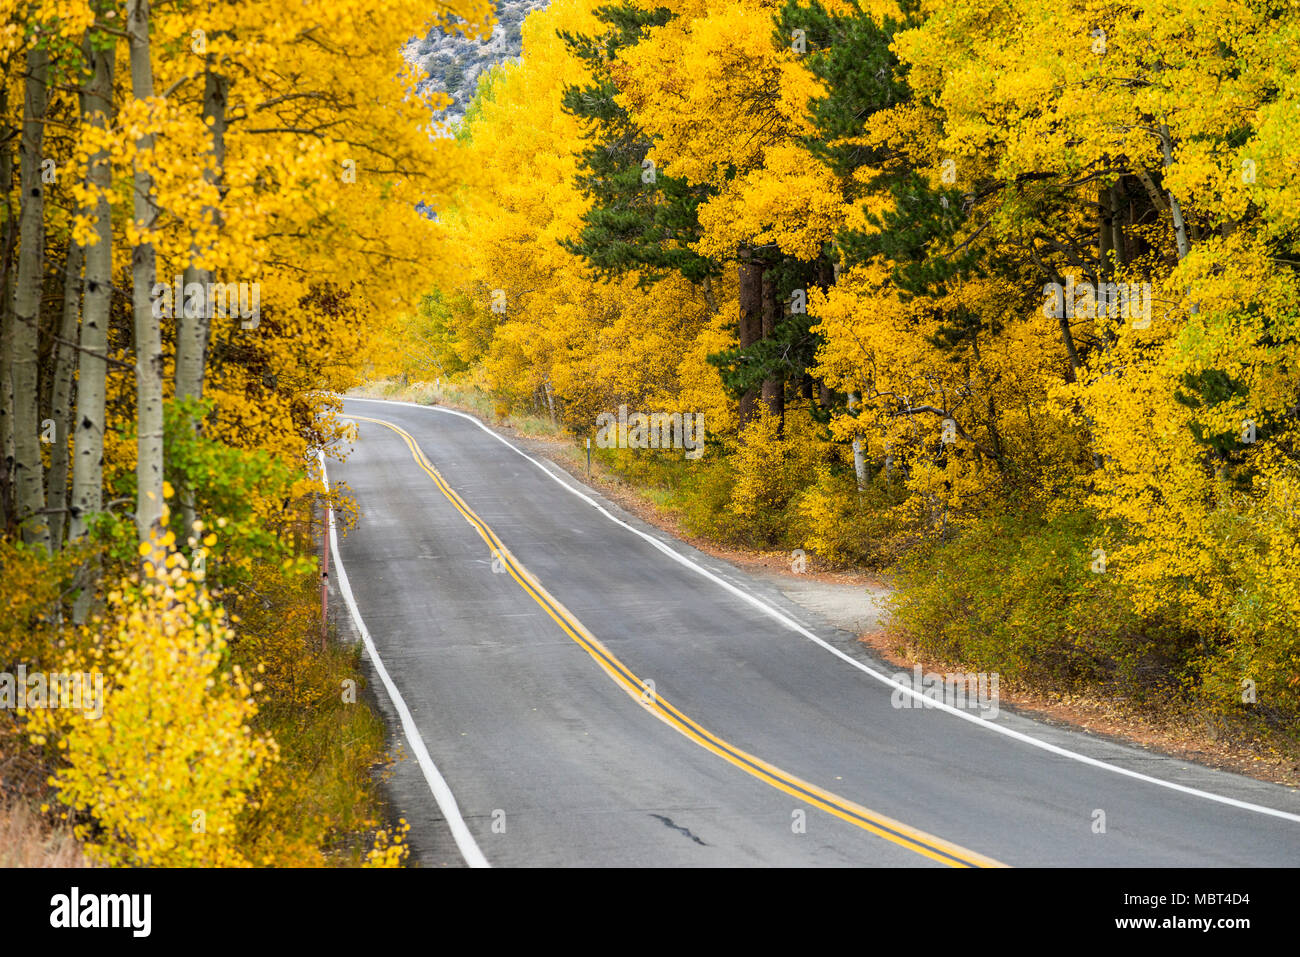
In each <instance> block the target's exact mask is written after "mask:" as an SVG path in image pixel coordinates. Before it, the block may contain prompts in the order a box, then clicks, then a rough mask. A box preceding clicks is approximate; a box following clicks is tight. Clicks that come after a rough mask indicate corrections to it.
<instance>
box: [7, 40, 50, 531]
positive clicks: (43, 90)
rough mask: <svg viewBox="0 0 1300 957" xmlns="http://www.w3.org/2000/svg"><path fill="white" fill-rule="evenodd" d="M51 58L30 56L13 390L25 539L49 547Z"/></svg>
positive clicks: (22, 148)
mask: <svg viewBox="0 0 1300 957" xmlns="http://www.w3.org/2000/svg"><path fill="white" fill-rule="evenodd" d="M48 72H49V57H48V55H47V54H46V52H45V51H44V50H42V49H39V48H36V47H33V48H32V50H31V51H29V52H28V54H27V83H26V94H25V96H24V105H23V135H22V145H21V146H20V147H19V149H20V151H21V152H20V156H21V158H22V159H21V162H22V172H21V175H20V177H19V182H20V184H21V193H20V196H21V206H20V210H19V214H18V236H19V243H20V244H21V246H20V248H19V251H18V281H17V283H16V286H15V290H14V326H13V353H12V366H11V368H12V373H11V374H12V382H13V390H14V416H13V430H14V481H15V484H16V486H17V488H16V491H17V494H16V496H15V499H16V509H17V516H18V521H19V523H21V524H22V535H23V540H24V541H27V542H30V543H34V544H37V545H41V546H43V547H45V548H47V549H48V548H49V543H50V528H49V522H48V519H47V517H46V516H45V515H43V514H41V513H42V512H43V511H44V510H45V467H44V463H43V462H42V461H41V439H40V426H41V423H40V412H39V408H38V399H37V378H38V376H37V363H38V361H39V345H40V343H39V336H38V324H39V320H40V311H41V278H42V277H41V272H42V269H43V266H44V259H45V185H44V184H43V183H42V182H41V159H42V157H41V147H42V142H43V140H44V134H45V107H46V100H47V95H48V91H47V86H46V77H47V74H48Z"/></svg>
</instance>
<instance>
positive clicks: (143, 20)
mask: <svg viewBox="0 0 1300 957" xmlns="http://www.w3.org/2000/svg"><path fill="white" fill-rule="evenodd" d="M126 25H127V35H128V41H127V42H128V45H129V48H130V51H131V93H132V95H133V96H134V97H135V98H136V99H137V100H147V99H149V98H150V97H152V96H153V64H152V62H151V61H150V59H149V0H130V2H129V3H128V4H127V20H126ZM136 145H137V148H138V149H139V150H142V151H144V152H149V151H151V150H152V149H153V135H152V134H146V135H145V136H142V137H141V138H140V139H139V140H138V141H137V144H136ZM134 215H135V220H136V225H137V227H138V228H142V229H149V228H151V227H152V226H153V222H154V218H155V216H156V215H157V210H156V207H155V204H154V185H153V177H152V176H150V175H149V172H148V170H147V169H145V168H144V166H142V165H141V164H140V162H139V161H138V160H137V161H136V164H135V208H134ZM156 266H157V257H156V253H155V251H154V248H153V244H152V243H150V242H148V241H147V240H146V241H143V242H141V243H139V244H138V245H137V246H136V247H135V249H134V250H132V253H131V281H132V306H133V311H134V313H135V395H136V424H137V428H138V434H139V439H138V442H137V447H136V456H137V460H136V468H135V478H136V487H137V490H136V505H135V522H136V529H137V531H138V533H139V536H140V541H141V542H147V541H149V540H150V539H151V538H152V537H153V536H154V535H156V534H159V533H161V531H162V509H163V390H162V365H163V357H162V331H161V329H160V326H159V322H158V320H157V319H155V318H154V315H153V303H152V292H153V284H154V279H155V277H156V275H157V268H156Z"/></svg>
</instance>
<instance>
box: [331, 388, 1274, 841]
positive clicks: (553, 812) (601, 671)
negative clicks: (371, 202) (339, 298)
mask: <svg viewBox="0 0 1300 957" xmlns="http://www.w3.org/2000/svg"><path fill="white" fill-rule="evenodd" d="M345 409H346V411H347V413H348V414H349V415H351V416H354V417H358V420H359V421H358V426H359V430H360V431H359V437H358V441H357V443H356V444H355V446H354V448H353V449H352V451H351V453H350V455H349V457H348V459H347V461H346V462H345V463H342V464H331V466H330V470H329V477H330V480H331V481H332V482H335V483H337V482H340V481H342V482H345V483H346V484H347V485H348V487H349V488H350V489H351V492H352V493H353V495H354V496H355V498H356V501H357V504H358V508H359V512H360V519H359V523H358V525H357V527H356V528H355V529H353V530H352V531H351V532H350V533H349V534H348V535H347V536H346V538H345V539H344V540H343V541H342V543H341V545H340V547H339V552H340V557H341V559H342V562H343V566H344V569H345V571H346V574H347V577H348V578H349V580H350V584H351V590H352V592H353V593H354V595H355V601H356V606H357V609H358V611H359V613H360V616H361V619H362V620H363V622H364V624H365V626H366V627H367V629H368V631H369V633H370V635H371V636H372V638H373V642H374V644H375V647H376V649H377V651H378V654H379V657H380V659H381V661H382V662H383V664H384V665H385V666H386V669H387V671H388V673H389V674H390V675H391V680H392V683H393V685H394V686H395V690H396V691H397V692H398V693H399V694H400V697H401V700H402V701H403V703H404V705H405V706H406V707H407V708H408V709H409V715H410V723H411V725H412V727H411V729H409V730H412V731H414V732H416V733H418V737H419V739H420V740H421V741H422V742H423V744H424V746H425V747H427V750H428V754H429V756H430V758H431V759H432V761H433V762H434V763H436V766H437V770H438V771H439V772H440V773H441V776H442V778H443V779H444V780H445V782H446V784H447V785H448V786H449V787H450V790H451V792H452V793H453V794H454V798H455V801H456V803H457V804H458V806H459V810H460V814H461V815H463V820H464V822H465V825H466V827H467V834H468V835H472V844H473V845H476V846H477V848H478V849H480V850H481V853H482V855H483V856H484V857H485V858H486V860H487V861H488V862H489V863H491V864H492V865H493V866H519V865H598V866H599V865H649V866H688V865H704V866H731V865H741V866H746V865H753V866H771V865H790V866H809V865H816V866H846V865H847V866H859V865H872V866H888V867H895V866H932V867H942V866H964V865H977V866H978V865H983V866H988V865H992V864H998V863H1001V864H1006V865H1012V866H1022V865H1073V866H1117V865H1134V866H1149V865H1155V866H1162V865H1211V866H1213V865H1245V866H1252V865H1284V866H1286V865H1291V866H1293V865H1295V864H1297V863H1300V794H1297V793H1296V791H1295V790H1292V789H1287V788H1283V787H1279V786H1276V785H1269V784H1263V783H1260V782H1256V781H1252V780H1250V779H1246V778H1242V777H1239V776H1236V775H1231V774H1226V773H1222V772H1216V771H1211V770H1208V769H1204V768H1200V767H1197V766H1189V765H1187V764H1185V763H1183V762H1179V761H1174V760H1171V759H1168V758H1165V757H1161V756H1157V755H1153V754H1150V753H1148V752H1146V751H1143V750H1140V749H1137V748H1130V747H1126V746H1121V745H1118V744H1115V743H1113V742H1109V741H1106V740H1103V739H1099V738H1096V737H1093V736H1090V735H1086V734H1082V733H1075V732H1068V731H1063V730H1061V729H1056V728H1051V727H1047V726H1044V725H1040V724H1037V723H1035V722H1031V721H1029V720H1027V719H1024V718H1022V717H1020V716H1017V715H1014V714H1011V713H1009V712H1007V711H1006V710H1005V709H1003V710H1002V711H1001V712H1000V713H999V714H998V715H997V716H996V718H993V719H992V720H987V719H985V718H981V717H979V716H978V715H979V711H978V709H967V712H966V713H967V717H966V718H963V717H962V716H960V715H957V714H953V713H950V712H949V711H947V710H941V709H937V708H920V707H915V708H900V707H896V706H895V704H896V703H897V702H898V701H900V700H904V701H911V700H912V699H911V698H909V697H907V696H906V695H901V694H899V693H898V692H897V691H896V690H895V689H894V688H892V687H891V686H889V685H888V684H886V683H885V682H883V681H881V680H880V679H879V678H878V677H876V676H874V675H873V674H871V673H869V670H867V669H874V670H876V671H877V672H880V673H883V674H885V675H886V676H888V675H890V674H893V672H894V671H895V669H893V668H889V667H888V666H885V665H882V664H880V663H878V662H875V661H874V660H873V659H872V658H871V657H870V656H869V655H867V654H866V653H864V652H863V651H862V650H861V648H860V647H859V646H857V645H856V643H855V642H854V641H853V640H852V636H850V635H847V634H844V633H842V632H837V631H836V630H835V629H834V628H832V627H830V626H828V625H827V624H826V623H825V622H822V621H819V620H818V619H817V618H816V617H815V616H814V615H812V614H811V613H810V612H808V611H806V610H804V609H802V608H801V607H799V606H796V605H793V604H791V603H790V602H789V601H788V600H786V599H785V598H784V597H783V596H782V595H780V594H779V593H778V592H777V591H775V590H774V589H773V588H771V587H770V586H769V585H767V584H765V583H762V582H759V581H757V580H755V579H752V578H750V577H749V576H747V575H746V574H745V573H744V572H743V571H741V570H738V569H736V568H735V567H733V566H730V565H728V564H726V563H724V562H721V561H719V560H717V559H714V558H712V557H710V556H707V555H703V554H701V553H699V552H697V551H695V550H693V549H691V548H690V547H689V546H686V545H684V544H682V543H680V542H677V541H676V540H674V539H672V538H671V537H669V536H667V535H666V534H664V533H663V532H660V531H658V530H657V529H653V528H651V527H650V526H647V525H645V524H644V523H642V522H640V521H638V520H637V519H635V518H633V517H632V516H630V515H628V514H627V513H625V512H623V511H622V510H621V509H619V508H618V507H617V506H616V505H613V504H611V503H610V502H608V501H606V500H604V499H603V498H601V497H600V496H599V494H598V493H595V492H593V491H591V490H590V489H588V488H586V487H585V486H581V485H580V484H579V483H578V482H576V481H575V480H574V479H572V478H571V477H570V476H568V475H567V474H565V473H563V472H562V471H561V470H559V469H558V468H556V467H555V466H554V465H552V464H550V463H539V462H536V461H531V460H529V459H528V458H526V457H525V456H523V455H521V454H520V453H519V452H518V451H516V450H515V449H514V448H512V447H511V446H509V445H508V444H506V443H505V442H503V441H502V440H501V439H499V438H498V437H496V436H495V435H494V434H493V433H490V432H489V431H487V430H486V429H484V428H483V427H481V426H480V425H479V424H478V423H477V422H476V421H474V420H471V419H468V418H466V417H463V416H458V415H455V414H451V413H448V412H446V411H442V410H436V409H428V408H420V407H414V406H410V405H405V404H399V403H385V402H378V401H371V400H360V399H351V398H349V399H348V400H347V401H346V404H345ZM362 417H364V418H362ZM367 420H382V422H385V423H389V424H390V425H391V426H392V427H390V425H384V424H380V422H378V421H367ZM557 477H559V478H560V479H561V481H562V482H563V483H564V484H561V481H557V480H556V478H557ZM565 485H568V486H569V488H574V489H577V490H579V491H581V492H582V496H579V495H575V494H573V493H572V492H571V491H569V490H568V489H566V487H565ZM584 496H585V497H584ZM597 506H599V508H598V507H597ZM601 509H604V512H602V510H601ZM613 519H617V520H618V521H615V520H613ZM619 522H623V523H626V526H631V527H625V525H621V524H619ZM638 531H639V532H640V533H641V534H637V532H638ZM669 551H671V552H672V553H673V554H669V553H668V552H669ZM692 563H694V565H692ZM701 569H702V570H704V571H705V572H707V573H708V574H707V575H706V574H702V573H701ZM335 577H336V579H337V576H335ZM342 604H343V603H342V602H337V601H336V603H335V607H336V608H341V607H342ZM342 614H343V616H344V617H345V618H346V617H347V615H346V611H343V612H342ZM782 615H784V616H786V618H787V620H786V621H782V620H780V616H782ZM792 625H794V626H795V627H791V626H792ZM799 628H802V629H804V630H803V631H800V630H798V629H799ZM818 642H820V644H819V643H818ZM846 658H847V659H851V660H846ZM378 684H379V683H378V682H375V685H376V686H378ZM379 698H380V700H381V704H382V706H383V707H384V708H385V709H386V710H387V711H389V712H390V715H391V717H392V718H393V720H392V722H391V723H392V725H393V727H398V719H399V716H398V713H397V712H396V711H394V708H393V706H391V705H390V704H389V702H388V700H387V697H386V696H385V694H384V692H383V691H382V688H381V690H380V691H379ZM999 729H1001V730H1002V731H1003V732H1009V733H999ZM1024 736H1028V737H1029V738H1032V739H1033V741H1037V742H1041V743H1042V744H1043V745H1045V746H1046V747H1043V746H1035V745H1034V744H1033V743H1032V742H1031V741H1029V740H1025V737H1024ZM1050 749H1056V750H1050ZM406 750H407V751H408V752H410V751H411V747H410V746H409V745H407V746H406ZM1089 762H1103V763H1104V764H1105V765H1107V766H1105V767H1102V766H1098V764H1097V763H1089ZM1112 768H1121V769H1126V770H1128V771H1130V772H1133V774H1134V775H1136V776H1130V775H1126V774H1122V773H1117V772H1116V771H1114V770H1112ZM1148 777H1149V778H1155V779H1159V780H1161V781H1166V782H1169V783H1172V784H1173V785H1175V786H1177V787H1181V788H1190V789H1193V790H1199V791H1206V792H1212V793H1213V794H1214V795H1218V796H1219V797H1220V798H1222V799H1223V800H1218V801H1216V800H1212V799H1210V798H1209V797H1208V796H1205V795H1201V794H1194V793H1188V792H1187V791H1184V790H1177V789H1176V788H1171V787H1166V786H1162V785H1160V784H1158V783H1156V782H1155V781H1152V780H1147V779H1146V778H1148ZM391 787H392V793H393V794H394V799H395V801H396V803H397V804H398V806H399V808H400V810H401V811H402V812H403V813H405V815H406V816H407V818H408V820H410V821H411V823H412V834H411V839H412V844H413V846H414V848H415V850H416V852H417V855H418V857H419V859H420V861H421V863H422V864H424V865H425V866H459V865H461V864H463V863H464V860H465V857H464V854H463V853H462V851H461V849H460V848H458V845H457V843H455V841H454V840H453V838H454V834H453V831H452V829H451V828H450V827H449V824H448V821H447V815H446V814H445V813H444V810H443V809H441V808H440V807H439V805H438V804H437V803H436V802H435V800H434V796H433V793H432V792H431V788H430V785H429V783H428V781H427V780H426V776H425V775H424V774H422V773H421V769H420V767H419V766H418V764H417V762H416V761H414V760H407V761H403V762H401V763H400V764H399V765H398V769H397V771H396V774H395V776H394V778H393V781H392V785H391ZM1234 802H1236V803H1234ZM444 803H445V802H444ZM1242 805H1254V806H1258V808H1256V809H1252V808H1251V807H1249V806H1242ZM1262 808H1273V809H1276V810H1280V811H1281V812H1283V815H1282V816H1275V815H1270V814H1267V813H1263V811H1262ZM1103 815H1104V819H1103ZM1103 824H1104V831H1101V830H1100V829H1101V827H1102V825H1103ZM461 843H462V845H464V844H465V843H466V840H465V838H464V836H463V837H462V842H461Z"/></svg>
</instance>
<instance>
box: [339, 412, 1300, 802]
mask: <svg viewBox="0 0 1300 957" xmlns="http://www.w3.org/2000/svg"><path fill="white" fill-rule="evenodd" d="M343 398H346V399H349V400H351V401H354V402H383V403H387V404H389V405H409V406H410V407H411V408H413V409H425V410H427V411H429V412H441V413H443V414H444V415H455V416H459V417H460V418H462V419H467V420H469V421H470V422H473V423H474V424H475V425H477V426H478V427H479V428H480V429H482V430H483V431H484V432H486V433H487V434H488V435H490V436H492V438H494V439H496V440H497V441H498V442H500V443H501V444H502V445H504V446H506V448H509V449H511V450H513V451H515V452H517V453H519V454H520V455H522V456H523V457H524V458H526V459H527V460H528V461H529V462H532V463H533V464H534V465H535V466H537V467H538V468H539V469H541V470H542V471H543V472H544V473H546V475H548V476H549V477H550V478H551V479H553V480H554V481H555V482H556V483H558V484H559V485H561V486H562V487H563V488H565V489H566V490H568V491H569V492H571V493H573V494H574V495H576V496H578V498H580V499H582V500H583V501H584V502H586V503H587V504H588V505H591V506H592V507H593V508H595V509H596V511H598V512H600V513H601V514H602V515H604V516H605V517H606V518H608V519H609V520H610V521H611V522H614V523H615V524H617V525H621V526H623V527H624V528H626V529H627V530H628V531H629V532H632V533H633V534H634V535H638V536H640V537H641V538H643V539H645V540H646V541H647V542H649V543H650V544H651V545H653V546H654V547H655V548H657V549H659V550H660V551H661V552H663V553H664V554H665V555H667V556H668V557H670V558H672V559H673V560H674V561H676V562H678V563H679V564H682V565H685V566H686V567H687V568H690V569H692V570H693V571H695V572H698V573H699V574H701V575H703V576H704V577H705V578H708V579H709V580H710V581H712V582H714V583H715V584H718V585H721V586H722V587H723V588H725V589H726V590H727V591H729V592H731V593H732V594H733V595H735V596H736V597H738V598H740V599H742V600H743V601H745V602H747V603H749V604H750V605H752V606H754V607H755V608H757V609H758V610H759V611H761V612H763V613H764V614H766V615H767V616H768V617H770V618H773V619H775V620H776V621H778V622H780V623H781V624H783V625H785V626H786V627H787V628H789V629H790V630H791V631H794V632H797V633H798V634H800V635H802V636H803V637H805V638H807V639H808V640H809V641H811V642H813V643H814V644H816V645H818V646H820V647H821V648H824V649H826V650H827V651H829V652H830V653H831V654H833V655H835V656H836V657H837V658H839V659H841V660H842V661H845V662H847V663H848V664H850V665H852V666H853V667H854V668H857V669H858V670H859V671H862V672H865V673H866V674H869V675H871V677H873V678H875V679H876V680H877V681H879V682H881V683H882V684H885V685H888V686H889V687H891V688H895V689H897V690H899V691H902V692H904V693H905V694H908V695H911V696H912V697H913V698H915V699H923V697H924V696H923V694H922V693H921V692H918V691H915V690H913V689H912V688H911V687H909V686H908V685H904V684H902V683H900V682H898V681H895V680H894V679H893V678H891V677H889V675H886V674H884V673H883V672H880V671H877V670H876V669H875V668H872V667H871V666H870V665H867V664H864V663H862V662H861V661H858V660H857V659H856V658H853V657H852V656H850V655H846V654H845V653H844V652H842V651H840V650H839V649H838V648H836V647H835V646H834V645H831V644H829V643H828V642H826V641H823V640H822V639H821V638H819V637H817V636H816V635H815V634H813V633H812V632H811V631H809V630H808V629H807V628H805V627H803V626H802V625H800V624H799V623H798V622H797V621H795V620H794V619H792V618H790V617H788V616H787V615H786V614H785V613H783V612H782V611H780V610H779V609H777V608H774V607H773V606H771V605H769V604H768V603H767V602H765V601H763V600H762V599H761V598H758V597H757V596H755V595H751V594H750V593H749V592H747V591H745V590H743V589H741V588H737V587H736V586H735V585H733V584H731V582H729V581H726V580H725V579H722V578H719V577H718V576H717V575H715V574H713V572H711V571H709V570H708V569H707V568H705V567H703V566H702V565H699V564H697V563H696V562H694V561H692V560H691V559H689V558H687V557H686V556H685V555H682V554H679V553H678V552H677V551H675V550H674V549H672V548H670V547H669V546H667V545H665V544H664V543H663V542H661V541H659V539H657V538H655V537H654V536H653V535H647V534H646V533H645V532H643V531H641V530H640V529H639V528H635V527H633V526H631V525H629V524H628V523H627V522H624V521H623V520H621V519H619V518H616V517H615V516H613V515H611V514H610V513H609V512H608V511H607V510H606V509H605V508H604V506H602V505H601V504H600V503H599V502H597V501H596V500H595V499H593V498H592V497H591V496H590V495H587V494H586V493H584V492H583V491H581V490H580V489H577V488H574V487H573V486H572V485H570V484H569V483H568V482H566V481H564V480H563V479H561V478H560V477H559V476H558V475H556V474H555V473H554V472H552V471H551V470H550V469H548V468H547V467H546V466H545V465H543V464H542V463H541V462H539V461H537V459H535V458H533V457H532V456H531V455H529V454H528V453H527V452H525V451H523V450H522V449H520V448H517V447H516V446H514V445H512V444H511V443H510V442H509V441H508V440H506V439H505V438H503V437H502V436H500V435H498V434H497V433H496V432H493V431H492V430H491V429H490V428H488V427H487V426H486V425H484V424H483V423H482V422H481V421H480V420H479V419H477V418H475V417H474V416H472V415H470V414H468V413H466V412H460V411H457V410H456V409H446V408H443V407H442V406H437V405H420V404H419V403H418V402H403V401H399V400H396V399H364V398H361V397H360V396H345V397H343ZM342 417H344V418H347V416H346V414H343V416H342ZM925 703H926V707H933V708H937V709H938V710H940V711H946V712H948V713H949V714H951V715H954V716H956V717H958V718H961V719H962V720H963V721H969V722H971V723H972V724H974V725H976V726H977V727H981V728H984V729H986V730H988V731H994V732H996V733H998V734H1001V735H1005V736H1006V737H1008V738H1012V739H1014V740H1016V741H1021V742H1023V743H1025V744H1028V745H1031V746H1033V747H1035V748H1040V749H1041V750H1043V751H1048V752H1050V753H1052V754H1056V755H1060V756H1061V757H1064V758H1069V759H1071V760H1072V761H1078V762H1079V763H1081V764H1088V765H1091V766H1093V767H1096V768H1102V769H1103V770H1106V771H1111V772H1114V773H1115V774H1122V775H1124V776H1125V777H1129V778H1133V779H1135V780H1138V781H1145V782H1146V783H1148V784H1154V785H1157V786H1158V787H1162V788H1168V789H1169V790H1171V791H1179V792H1181V793H1183V794H1190V795H1192V796H1193V797H1199V798H1204V799H1205V800H1207V801H1215V802H1217V803H1219V804H1226V805H1228V806H1230V807H1235V808H1240V809H1242V810H1245V811H1254V812H1256V813H1257V814H1267V815H1269V816H1270V817H1277V818H1282V819H1283V820H1286V821H1294V822H1296V823H1300V814H1292V813H1291V812H1290V811H1281V810H1278V809H1277V808H1272V807H1266V806H1264V805H1262V804H1251V803H1250V802H1249V801H1239V800H1237V799H1236V798H1230V797H1225V796H1223V795H1221V794H1214V793H1212V792H1210V791H1202V790H1200V789H1199V788H1193V787H1188V786H1187V785H1185V784H1176V783H1174V782H1173V781H1165V780H1163V779H1161V778H1156V777H1152V776H1151V775H1149V774H1143V773H1141V772H1140V771H1130V770H1129V769H1128V768H1122V767H1120V766H1119V765H1115V764H1110V763H1109V762H1107V761H1102V760H1101V759H1099V758H1093V757H1089V756H1088V755H1086V754H1080V753H1079V752H1077V751H1071V750H1069V749H1067V748H1062V747H1060V746H1058V745H1055V744H1049V743H1048V742H1046V741H1041V740H1039V739H1038V738H1035V737H1033V736H1032V735H1028V734H1025V733H1023V732H1021V731H1016V730H1015V729H1013V728H1008V727H1005V726H1004V725H999V724H994V723H993V722H991V721H988V720H986V719H984V718H980V717H978V716H976V715H973V714H970V713H969V712H966V711H962V710H961V709H959V708H955V707H953V706H952V705H950V704H947V703H945V702H943V701H934V700H929V699H925Z"/></svg>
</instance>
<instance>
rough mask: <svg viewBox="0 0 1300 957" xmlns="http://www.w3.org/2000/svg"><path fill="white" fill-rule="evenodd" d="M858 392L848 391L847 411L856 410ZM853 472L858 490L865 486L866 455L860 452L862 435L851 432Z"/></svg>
mask: <svg viewBox="0 0 1300 957" xmlns="http://www.w3.org/2000/svg"><path fill="white" fill-rule="evenodd" d="M858 401H859V400H858V394H857V393H856V392H850V393H849V411H850V412H857V411H858ZM853 474H854V476H855V477H856V478H857V480H858V491H859V492H861V491H862V490H863V489H865V488H866V487H867V457H866V456H865V455H864V454H863V452H862V436H860V435H859V434H858V433H857V432H854V433H853Z"/></svg>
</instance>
